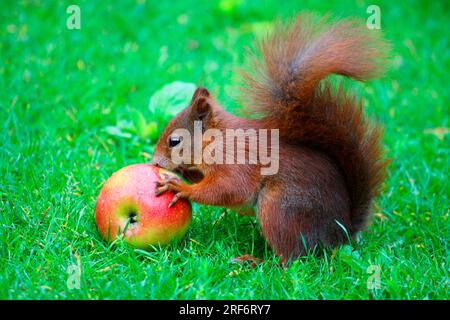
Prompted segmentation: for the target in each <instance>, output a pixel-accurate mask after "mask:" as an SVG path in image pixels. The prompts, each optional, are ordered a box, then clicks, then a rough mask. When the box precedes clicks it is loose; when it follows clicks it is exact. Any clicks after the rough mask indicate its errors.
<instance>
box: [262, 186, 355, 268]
mask: <svg viewBox="0 0 450 320" xmlns="http://www.w3.org/2000/svg"><path fill="white" fill-rule="evenodd" d="M330 200H333V199H330ZM326 206H327V203H324V202H322V201H320V202H318V201H317V200H316V199H314V198H312V197H310V195H309V194H308V192H303V190H295V189H294V190H285V189H283V188H281V187H280V185H275V184H274V185H272V186H266V187H265V188H264V189H262V190H261V194H260V196H259V198H258V204H257V207H258V210H257V211H258V212H257V217H258V218H259V221H260V223H261V229H262V233H263V235H264V237H265V238H266V240H267V242H268V244H269V245H270V247H271V248H272V249H273V250H274V251H275V254H276V255H278V256H280V257H281V262H282V263H287V262H288V261H289V260H290V259H295V258H297V257H298V256H301V255H305V254H306V253H307V251H308V250H311V249H313V248H315V247H316V246H317V245H324V246H329V245H338V244H341V243H344V242H346V241H347V239H348V236H347V234H346V232H345V231H344V230H343V229H342V225H345V224H346V223H345V222H343V221H342V219H340V218H335V217H339V216H340V213H339V212H333V211H334V210H336V209H338V210H339V208H335V207H333V208H327V207H326ZM340 209H342V210H348V208H340ZM336 220H341V221H340V223H341V225H339V224H338V223H337V222H336ZM338 222H339V221H338Z"/></svg>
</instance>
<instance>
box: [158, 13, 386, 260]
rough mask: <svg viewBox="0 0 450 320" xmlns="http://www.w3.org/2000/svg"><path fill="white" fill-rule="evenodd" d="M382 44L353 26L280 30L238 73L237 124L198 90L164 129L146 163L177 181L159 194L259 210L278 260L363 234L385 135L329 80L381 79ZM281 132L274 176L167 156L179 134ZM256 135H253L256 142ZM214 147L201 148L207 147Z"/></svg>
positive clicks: (381, 172)
mask: <svg viewBox="0 0 450 320" xmlns="http://www.w3.org/2000/svg"><path fill="white" fill-rule="evenodd" d="M388 47H389V46H388V44H387V43H386V41H384V40H383V39H382V38H381V37H380V36H379V34H378V31H376V30H368V29H367V28H366V26H365V25H364V24H363V23H360V22H358V21H355V20H352V19H344V20H340V21H334V22H331V23H330V22H329V21H328V19H319V20H317V19H315V18H313V17H312V16H310V15H300V16H298V17H297V18H296V19H295V20H294V21H292V22H290V23H287V24H283V23H281V22H278V23H276V25H275V28H274V31H273V32H272V33H271V35H269V36H268V37H267V38H265V39H264V40H263V41H260V42H259V43H258V46H257V48H258V52H259V53H257V54H254V53H253V54H251V56H250V59H251V64H250V66H251V68H250V70H249V71H243V72H242V75H243V79H244V86H243V97H244V102H245V104H246V105H247V106H248V107H246V108H245V109H246V110H247V111H248V110H250V113H251V114H252V115H253V116H252V117H248V118H238V117H236V116H234V115H232V114H230V113H228V112H226V111H225V110H224V109H223V108H222V107H221V106H220V105H219V104H218V103H217V102H216V100H215V99H214V97H213V96H212V95H211V94H210V92H209V91H208V90H207V89H205V88H203V87H199V88H197V90H196V91H195V93H194V95H193V97H192V101H191V103H190V105H188V106H187V107H186V108H185V109H184V110H183V111H181V112H180V113H179V114H178V115H176V116H175V117H174V118H173V119H172V120H171V121H170V123H169V124H168V125H167V127H166V128H165V130H164V132H163V133H162V135H161V137H160V139H159V141H158V143H157V145H156V147H155V152H154V156H153V158H152V164H154V165H158V166H161V167H164V168H166V169H169V170H173V171H178V172H180V173H181V174H183V175H184V176H185V177H186V178H187V179H188V180H189V181H190V182H192V184H190V185H188V184H185V183H183V182H182V181H181V180H177V179H170V180H164V181H160V182H158V183H157V188H156V193H157V194H162V193H163V192H165V191H167V190H171V191H173V192H174V193H175V196H174V199H173V201H172V203H171V204H172V205H173V204H174V203H175V202H176V201H177V200H178V199H180V198H185V199H189V200H192V201H195V202H198V203H201V204H205V205H215V206H223V207H228V208H232V209H236V210H237V211H240V210H241V211H243V212H244V211H248V210H247V209H248V208H251V207H255V208H256V216H257V218H258V220H259V222H260V225H261V230H262V234H263V236H264V237H265V238H266V240H267V241H268V244H269V245H270V246H271V248H272V249H273V250H274V251H275V254H276V255H278V256H280V258H281V261H282V262H287V261H289V260H290V259H295V258H296V257H298V256H300V255H304V254H306V253H307V252H308V251H309V250H310V249H313V248H314V247H316V246H317V245H319V244H321V245H324V246H336V245H339V244H342V243H345V242H346V241H348V240H349V237H351V236H353V235H354V234H355V233H356V232H358V231H360V230H362V229H363V227H364V226H365V224H366V222H367V220H368V216H369V215H370V212H371V206H372V202H373V199H374V198H375V197H376V196H377V195H378V194H379V192H380V185H381V184H382V182H383V181H384V179H385V177H386V169H387V164H388V160H386V158H385V154H384V151H383V147H382V144H381V139H382V132H383V130H382V127H381V126H380V125H379V124H376V123H374V122H373V121H369V120H368V119H367V118H366V116H365V114H364V113H363V110H362V101H361V99H359V98H356V97H355V96H354V95H353V94H351V93H348V92H347V90H346V89H345V88H344V86H343V84H342V83H341V84H340V85H332V83H331V81H330V80H327V79H325V78H327V76H329V75H331V74H338V75H343V76H346V77H349V78H353V79H356V80H359V81H365V80H368V79H372V78H375V77H377V76H380V75H381V74H382V73H383V72H384V69H385V68H384V65H385V64H386V53H387V51H388ZM195 121H201V130H202V131H205V130H208V129H211V128H213V129H218V130H220V131H221V132H224V131H225V130H226V129H249V128H253V129H268V130H273V129H278V132H279V151H278V152H279V169H278V172H277V173H276V174H272V175H262V174H261V170H260V169H261V164H249V163H245V164H220V163H212V164H211V163H205V162H202V163H198V162H197V163H194V162H195V161H192V159H190V161H184V162H182V163H178V162H174V161H173V160H172V159H171V155H172V151H173V148H175V147H177V146H179V145H180V144H182V143H184V142H186V141H183V139H182V138H181V137H180V136H177V135H174V131H175V129H186V130H188V132H190V133H192V134H194V130H195V128H194V127H195ZM258 137H259V136H258ZM208 142H210V141H205V140H204V141H202V142H201V145H202V148H205V147H206V145H207V144H208Z"/></svg>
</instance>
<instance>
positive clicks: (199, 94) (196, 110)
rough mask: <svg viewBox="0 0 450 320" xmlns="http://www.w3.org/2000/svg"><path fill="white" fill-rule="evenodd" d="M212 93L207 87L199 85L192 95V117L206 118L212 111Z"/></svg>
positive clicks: (196, 118) (197, 118)
mask: <svg viewBox="0 0 450 320" xmlns="http://www.w3.org/2000/svg"><path fill="white" fill-rule="evenodd" d="M209 97H210V94H209V92H208V90H206V89H205V88H202V87H199V88H197V90H195V92H194V95H193V96H192V101H191V106H192V111H191V112H192V117H193V118H194V119H195V120H200V121H202V120H205V119H206V118H208V116H210V115H211V113H212V107H211V104H210V103H209V101H208V100H209V99H208V98H209Z"/></svg>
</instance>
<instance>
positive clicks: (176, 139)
mask: <svg viewBox="0 0 450 320" xmlns="http://www.w3.org/2000/svg"><path fill="white" fill-rule="evenodd" d="M181 140H182V139H181V137H170V138H169V147H170V148H173V147H175V146H176V145H178V144H179V143H180V142H181Z"/></svg>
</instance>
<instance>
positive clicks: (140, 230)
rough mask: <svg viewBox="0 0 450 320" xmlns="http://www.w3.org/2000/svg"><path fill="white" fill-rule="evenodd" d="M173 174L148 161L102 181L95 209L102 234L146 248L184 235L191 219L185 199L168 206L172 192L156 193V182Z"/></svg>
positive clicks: (120, 171) (189, 208)
mask: <svg viewBox="0 0 450 320" xmlns="http://www.w3.org/2000/svg"><path fill="white" fill-rule="evenodd" d="M172 176H175V174H174V173H172V172H170V171H167V170H165V169H162V168H159V167H156V166H153V165H150V164H135V165H130V166H127V167H125V168H122V169H120V170H118V171H116V172H115V173H114V174H113V175H112V176H111V177H110V178H109V179H108V180H107V181H106V182H105V184H104V186H103V188H102V189H101V191H100V194H99V196H98V200H97V205H96V208H95V221H96V223H97V227H98V230H99V232H100V234H101V235H102V237H103V238H104V239H105V240H107V241H113V240H114V239H116V237H117V236H118V235H119V234H123V235H124V239H125V241H126V242H128V243H129V244H131V245H133V246H135V247H138V248H143V249H146V248H148V247H149V246H150V245H157V244H160V245H166V244H168V243H170V242H172V241H174V240H179V239H181V238H183V237H184V235H185V234H186V232H187V229H188V227H189V224H190V222H191V215H192V208H191V204H190V202H189V201H187V200H184V199H180V200H178V201H177V202H176V203H175V204H174V205H173V206H172V207H170V208H169V203H170V202H171V201H172V199H173V196H174V194H173V192H171V191H166V192H165V193H163V194H162V195H160V196H158V197H157V196H156V193H155V188H156V182H157V181H160V180H163V179H167V177H172Z"/></svg>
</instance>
